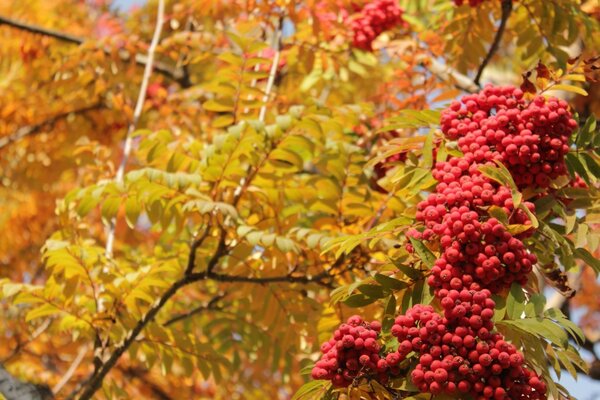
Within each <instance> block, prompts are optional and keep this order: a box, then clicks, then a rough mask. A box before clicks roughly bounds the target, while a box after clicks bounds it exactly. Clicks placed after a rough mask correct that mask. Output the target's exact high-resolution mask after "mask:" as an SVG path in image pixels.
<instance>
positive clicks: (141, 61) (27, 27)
mask: <svg viewBox="0 0 600 400" xmlns="http://www.w3.org/2000/svg"><path fill="white" fill-rule="evenodd" d="M0 25H6V26H10V27H12V28H15V29H20V30H23V31H26V32H30V33H35V34H39V35H44V36H48V37H51V38H54V39H58V40H61V41H63V42H66V43H71V44H76V45H81V44H82V43H84V42H85V41H86V39H85V38H81V37H77V36H73V35H70V34H68V33H64V32H59V31H56V30H53V29H47V28H43V27H41V26H38V25H33V24H28V23H25V22H21V21H17V20H15V19H12V18H7V17H3V16H0ZM103 51H104V52H105V53H106V54H112V53H113V51H112V49H110V48H105V49H104V50H103ZM118 54H119V57H120V58H121V60H123V61H125V62H126V61H129V60H130V59H131V56H130V55H129V53H127V52H126V51H121V52H119V53H118ZM135 62H136V64H138V65H141V66H145V65H147V64H148V63H149V60H148V58H147V57H146V56H144V55H142V54H137V55H136V56H135ZM152 64H153V67H154V70H155V71H156V72H158V73H160V74H161V75H164V76H166V77H167V78H170V79H173V80H174V81H176V82H177V83H179V84H180V85H181V86H182V87H184V88H188V87H190V86H191V81H190V80H189V77H188V76H186V75H185V71H184V70H182V69H173V68H172V67H171V66H169V65H168V64H165V63H161V62H157V61H155V62H153V63H152Z"/></svg>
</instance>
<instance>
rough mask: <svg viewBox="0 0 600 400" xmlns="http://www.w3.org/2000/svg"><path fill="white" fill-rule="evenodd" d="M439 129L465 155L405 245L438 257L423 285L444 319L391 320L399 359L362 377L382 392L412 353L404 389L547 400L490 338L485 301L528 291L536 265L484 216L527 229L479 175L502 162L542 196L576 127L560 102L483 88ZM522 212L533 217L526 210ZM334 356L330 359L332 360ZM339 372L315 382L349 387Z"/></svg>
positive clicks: (510, 348) (442, 171)
mask: <svg viewBox="0 0 600 400" xmlns="http://www.w3.org/2000/svg"><path fill="white" fill-rule="evenodd" d="M441 125H442V131H443V132H444V134H445V135H446V136H447V137H448V138H449V139H455V140H457V142H458V146H459V148H460V149H461V150H462V152H463V154H464V155H463V156H462V157H452V158H450V159H449V160H448V161H443V162H438V163H436V165H435V167H434V169H433V172H432V175H433V177H434V178H435V179H436V180H437V181H438V184H437V185H436V188H435V191H434V192H433V193H431V194H430V195H429V196H428V197H427V199H425V200H423V201H422V202H420V203H419V204H418V206H417V213H416V219H417V221H419V222H421V223H422V224H423V229H422V230H417V229H415V228H411V229H409V231H408V232H407V235H408V236H410V237H416V238H418V239H423V240H426V241H428V242H429V243H431V244H432V245H433V246H434V247H437V248H439V250H440V252H441V255H440V258H439V259H438V260H436V262H435V265H434V266H433V267H432V270H431V275H430V276H429V277H428V279H427V283H428V284H429V285H430V286H431V287H433V289H434V294H435V297H436V298H437V299H438V300H439V302H440V304H441V306H442V309H443V314H438V313H436V312H435V311H434V309H433V307H431V306H423V305H416V306H414V307H413V308H411V309H409V310H408V311H407V312H406V314H405V315H400V316H398V317H397V318H396V320H395V324H394V325H393V327H392V330H391V332H392V335H394V336H395V337H397V339H398V343H399V346H398V350H397V351H396V352H394V353H390V354H388V355H387V356H386V364H385V367H386V368H385V369H381V368H379V365H378V362H379V358H376V359H377V360H378V361H377V362H374V361H371V362H370V364H369V363H368V361H370V357H371V356H372V354H369V355H368V356H367V357H365V359H364V360H365V363H364V364H363V365H364V370H365V371H370V372H376V373H377V374H379V375H378V377H379V379H383V380H384V381H383V382H385V380H387V379H388V378H389V376H388V375H386V372H387V371H388V370H387V368H389V367H390V365H391V364H390V363H387V358H390V359H393V360H398V362H400V361H401V360H404V359H405V358H406V357H407V356H408V355H409V354H410V353H412V352H414V353H415V354H416V355H417V356H418V357H419V362H418V364H417V366H416V367H415V369H414V370H413V371H412V373H411V379H412V380H413V382H414V383H415V385H417V386H418V388H419V389H420V390H421V391H422V392H430V393H432V394H439V393H446V394H450V395H452V394H460V393H468V394H470V395H471V396H472V397H473V398H475V399H477V400H485V399H494V400H507V399H520V400H525V399H546V398H547V396H546V384H545V383H544V382H543V381H542V380H541V379H540V377H539V376H537V374H536V373H535V372H534V371H532V370H530V369H528V368H527V367H526V366H525V364H524V357H523V355H522V354H521V353H519V351H518V349H517V348H516V347H515V346H514V345H512V344H510V343H507V342H506V341H505V340H504V338H503V336H502V334H500V333H498V332H496V331H495V330H494V322H493V317H494V307H495V306H496V304H495V302H494V300H493V299H492V298H491V296H492V294H497V293H499V292H501V291H502V290H504V289H506V288H508V287H510V285H511V284H512V283H513V282H518V283H520V284H525V283H526V282H527V279H528V275H529V273H530V272H531V270H532V268H533V265H534V264H535V263H536V262H537V258H536V256H535V255H534V254H532V253H530V252H528V251H527V249H526V248H525V245H524V244H523V242H522V239H523V238H525V237H527V236H529V235H531V234H532V233H533V229H532V228H533V227H530V228H529V229H526V230H525V231H522V230H521V231H518V232H515V233H514V234H513V233H511V232H510V231H509V229H508V227H506V226H505V225H504V224H503V223H501V222H500V221H499V220H498V219H497V218H494V217H491V216H490V214H491V213H490V211H491V210H492V207H495V208H497V209H499V210H501V211H502V212H503V213H504V214H505V215H506V218H507V220H508V223H509V225H510V224H518V225H525V226H527V225H531V221H530V220H529V217H528V214H527V213H526V212H525V211H524V210H523V209H521V208H519V207H515V204H514V203H513V197H512V193H511V189H510V188H508V187H506V186H504V185H502V184H500V183H498V182H496V181H495V180H492V179H490V178H488V177H487V176H486V175H484V174H483V173H482V172H481V167H482V166H486V165H490V166H495V165H496V164H495V161H500V162H502V163H503V164H504V165H506V167H507V168H508V170H509V172H510V173H511V175H512V177H513V180H514V181H515V183H516V184H517V186H518V187H519V188H525V187H528V188H533V189H539V190H541V191H544V190H545V191H548V190H549V189H548V187H549V184H550V181H551V180H552V179H555V178H558V177H559V176H562V175H565V174H566V171H567V170H566V166H565V160H564V156H565V154H566V153H567V152H568V150H569V147H568V138H569V136H570V135H571V133H572V131H573V130H574V128H575V127H576V126H577V124H576V122H575V120H573V118H572V117H571V113H570V111H569V110H568V107H567V103H566V102H564V101H562V100H558V99H556V98H548V99H546V98H544V97H541V96H537V97H535V98H534V99H533V101H526V100H525V98H524V96H523V92H522V91H521V90H520V89H516V88H514V87H510V86H508V87H493V86H487V87H486V88H485V89H484V90H483V91H481V92H480V93H478V94H473V95H467V96H464V97H463V98H462V99H461V101H460V102H458V101H457V102H453V103H452V104H451V106H450V108H448V109H446V110H444V112H443V113H442V120H441ZM577 184H579V183H576V185H577ZM524 206H525V207H527V209H528V211H529V212H533V211H535V209H534V205H533V204H532V203H529V202H525V203H524ZM494 215H495V214H494ZM408 247H409V251H413V249H412V246H411V245H410V244H409V245H408ZM353 318H357V319H356V322H355V325H354V326H358V325H360V324H362V320H360V318H358V317H353ZM341 329H342V328H340V330H339V331H336V336H334V339H332V341H330V342H329V343H328V344H326V345H324V346H325V348H323V351H324V352H326V351H330V348H332V346H334V345H335V346H336V347H337V348H343V344H342V345H340V344H339V343H340V340H343V338H344V337H345V336H344V335H345V334H346V332H344V334H342V333H340V332H341ZM344 329H346V330H348V328H347V327H344ZM348 332H349V331H348ZM349 337H350V338H352V337H353V336H349ZM336 341H337V342H336ZM348 341H350V339H348ZM351 351H352V350H351ZM377 351H379V349H378V348H377ZM338 354H339V353H337V352H336V353H334V354H332V355H331V356H329V355H327V357H328V359H331V358H332V357H333V358H336V359H337V360H339V356H338ZM358 354H359V353H358V352H356V351H354V352H353V353H351V355H352V357H354V358H356V357H357V356H358V357H361V356H362V354H361V355H358ZM342 357H344V358H342V360H346V359H347V358H348V356H347V355H346V354H343V355H342ZM352 357H350V359H353V358H352ZM377 357H379V355H377ZM367 359H369V360H367ZM327 362H329V361H327V360H326V362H325V363H322V364H321V365H322V366H325V365H329V364H327ZM338 364H339V362H338ZM341 365H343V366H346V368H347V369H346V370H344V369H343V368H342V369H338V370H337V371H331V370H325V369H323V370H319V369H316V371H315V370H313V376H315V377H321V378H319V379H332V380H334V383H336V379H337V380H338V381H340V382H345V381H343V379H346V381H348V379H351V378H352V376H357V373H355V374H354V375H352V376H350V377H349V378H346V377H345V375H347V374H348V372H347V370H350V367H348V366H347V365H346V364H341ZM351 366H352V367H353V368H354V367H355V362H354V361H353V362H351ZM318 368H321V367H318ZM336 368H337V365H336ZM361 371H363V370H362V369H361ZM334 374H335V375H334ZM338 376H339V378H338ZM336 384H337V385H338V386H339V384H338V383H336Z"/></svg>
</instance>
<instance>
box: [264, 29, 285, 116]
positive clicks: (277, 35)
mask: <svg viewBox="0 0 600 400" xmlns="http://www.w3.org/2000/svg"><path fill="white" fill-rule="evenodd" d="M282 25H283V17H280V18H279V24H278V26H277V30H276V31H275V33H274V35H273V47H274V48H275V54H274V55H273V61H272V63H271V69H270V71H269V78H268V80H267V87H266V88H265V95H264V96H263V105H262V106H261V107H260V112H259V113H258V120H259V121H263V122H264V120H265V116H266V113H267V102H268V101H269V95H270V94H271V90H273V83H274V82H275V76H276V75H277V66H278V65H279V57H280V55H281V50H280V48H281V43H280V41H281V29H282Z"/></svg>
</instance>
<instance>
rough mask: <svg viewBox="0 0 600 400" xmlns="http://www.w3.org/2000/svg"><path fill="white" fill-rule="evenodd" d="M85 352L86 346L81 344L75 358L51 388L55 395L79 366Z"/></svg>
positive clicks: (86, 350)
mask: <svg viewBox="0 0 600 400" xmlns="http://www.w3.org/2000/svg"><path fill="white" fill-rule="evenodd" d="M87 352H88V346H82V347H81V348H80V349H79V353H77V356H75V359H74V360H73V362H72V363H71V365H70V366H69V369H68V370H67V372H65V374H64V375H63V377H62V378H61V380H60V381H59V382H58V383H57V384H56V385H55V386H54V387H53V388H52V393H54V394H55V395H56V394H57V393H58V392H60V390H61V389H62V388H63V387H64V386H65V385H66V384H67V382H69V380H70V379H71V377H72V376H73V374H74V373H75V371H77V367H79V365H80V364H81V362H82V361H83V358H84V357H85V355H86V353H87Z"/></svg>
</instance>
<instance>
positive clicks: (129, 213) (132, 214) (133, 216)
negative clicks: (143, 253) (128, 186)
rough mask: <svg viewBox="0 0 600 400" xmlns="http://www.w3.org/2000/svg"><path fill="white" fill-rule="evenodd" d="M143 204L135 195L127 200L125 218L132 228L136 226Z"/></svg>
mask: <svg viewBox="0 0 600 400" xmlns="http://www.w3.org/2000/svg"><path fill="white" fill-rule="evenodd" d="M140 211H141V206H140V204H139V203H138V201H137V199H136V198H135V197H128V198H127V200H125V220H126V221H127V225H129V227H130V228H131V229H133V228H134V227H135V224H136V223H137V220H138V218H139V216H140Z"/></svg>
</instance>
